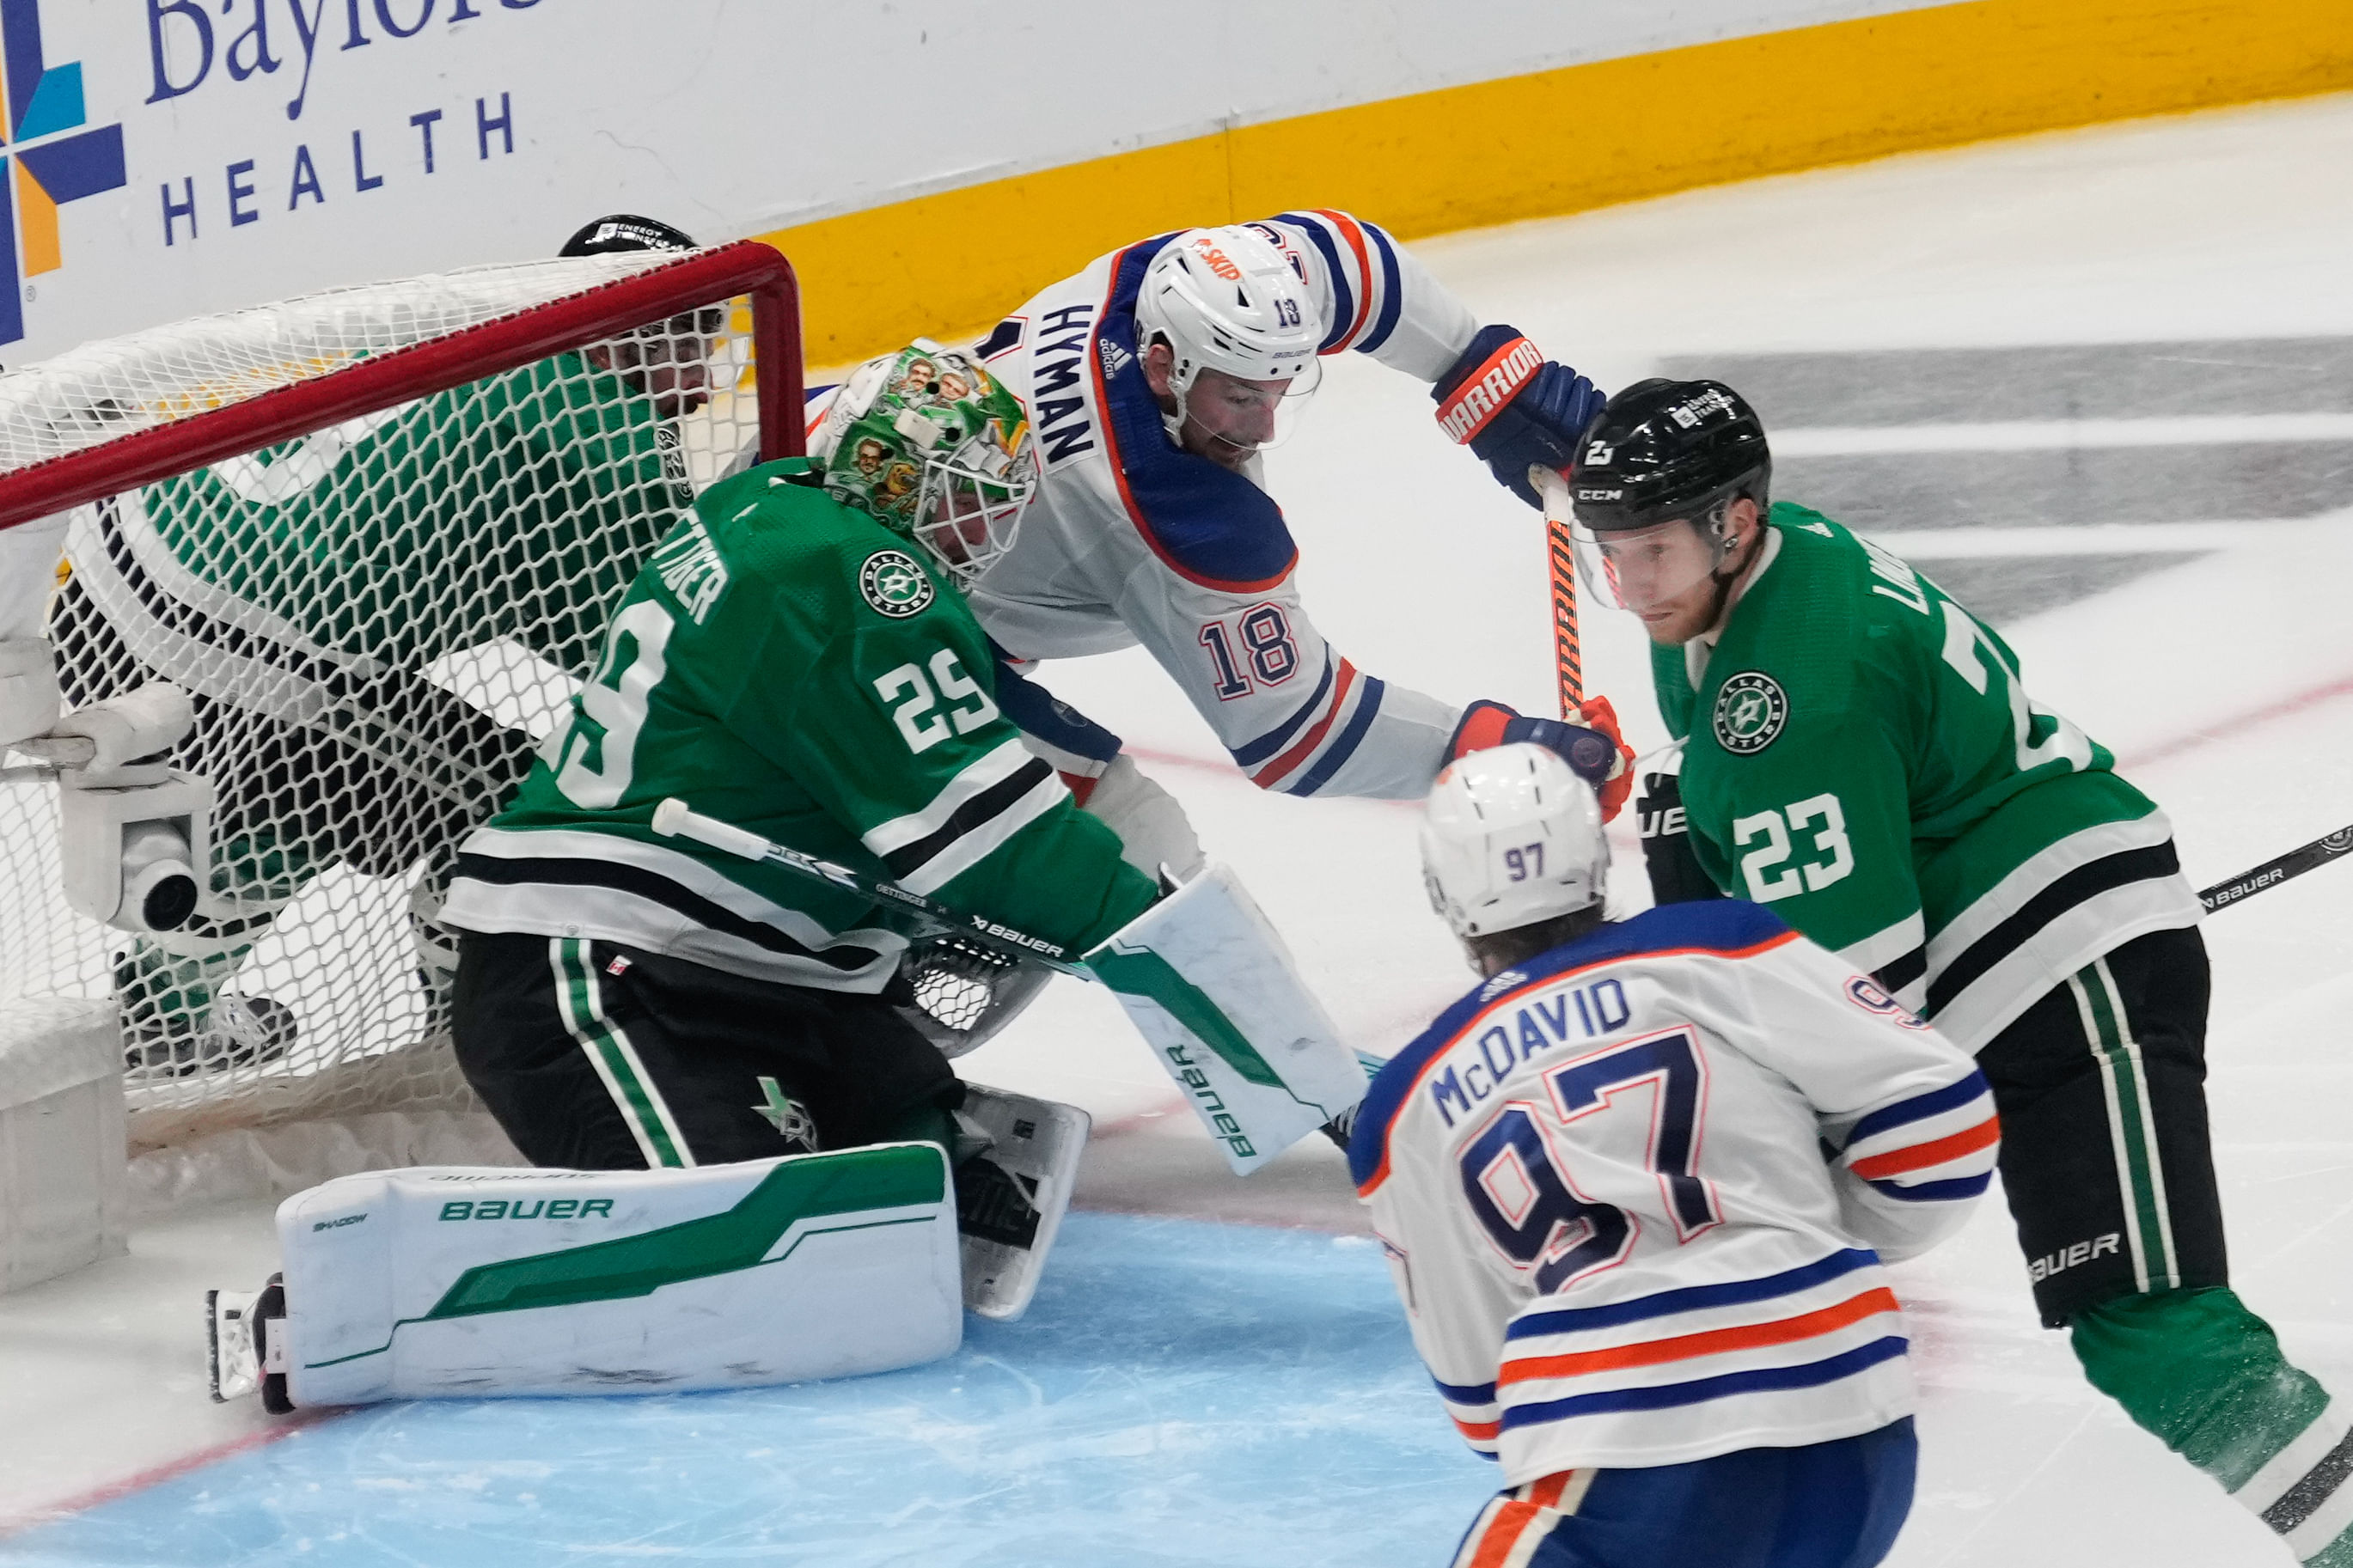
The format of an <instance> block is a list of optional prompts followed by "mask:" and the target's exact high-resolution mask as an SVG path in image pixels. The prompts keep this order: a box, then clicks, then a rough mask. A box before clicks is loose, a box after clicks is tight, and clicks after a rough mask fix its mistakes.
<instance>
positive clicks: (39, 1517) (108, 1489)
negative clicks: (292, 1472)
mask: <svg viewBox="0 0 2353 1568" xmlns="http://www.w3.org/2000/svg"><path fill="white" fill-rule="evenodd" d="M343 1414H344V1412H343V1411H342V1410H301V1411H297V1412H296V1413H295V1414H293V1415H289V1416H284V1417H281V1418H276V1419H273V1420H272V1421H271V1423H270V1425H269V1426H263V1427H259V1428H257V1429H256V1430H254V1431H251V1432H248V1433H246V1434H245V1435H244V1436H240V1437H232V1438H230V1439H229V1440H228V1441H227V1442H225V1443H215V1444H213V1445H211V1446H210V1447H203V1448H198V1449H197V1450H195V1452H194V1453H190V1454H183V1455H181V1456H180V1457H179V1458H176V1459H167V1460H165V1461H164V1463H163V1464H160V1465H154V1466H151V1467H150V1468H146V1469H143V1470H139V1471H136V1472H134V1473H132V1474H131V1475H128V1476H125V1477H123V1478H122V1479H121V1480H115V1481H109V1482H107V1483H106V1484H105V1485H103V1486H100V1487H93V1488H91V1489H90V1490H88V1491H84V1492H77V1493H75V1494H73V1495H72V1496H70V1497H68V1498H66V1499H64V1500H61V1501H58V1502H53V1503H41V1504H38V1505H37V1506H35V1507H32V1508H28V1509H26V1510H24V1511H22V1512H20V1513H15V1514H7V1515H0V1541H5V1540H6V1539H8V1538H9V1537H10V1536H14V1535H22V1534H24V1533H25V1532H26V1531H31V1530H38V1529H40V1528H41V1527H42V1526H43V1525H47V1524H57V1523H59V1522H61V1521H65V1520H68V1519H70V1518H72V1517H73V1516H74V1515H76V1514H78V1513H86V1512H88V1511H89V1510H91V1509H94V1508H100V1507H103V1506H104V1505H106V1504H107V1503H111V1502H118V1501H120V1500H122V1499H124V1498H127V1497H130V1496H132V1494H133V1493H137V1492H143V1491H145V1490H147V1489H149V1488H151V1487H159V1486H162V1485H163V1484H164V1482H165V1481H173V1480H177V1479H180V1478H181V1477H182V1476H185V1475H187V1474H188V1473H190V1472H191V1471H194V1470H200V1469H203V1468H205V1467H206V1465H211V1464H216V1463H217V1462H219V1461H220V1460H223V1459H233V1458H236V1457H237V1455H239V1454H248V1453H251V1452H252V1451H253V1450H255V1449H257V1448H266V1447H269V1446H270V1445H271V1444H273V1443H280V1442H283V1441H285V1440H286V1439H287V1438H289V1437H296V1436H301V1434H302V1433H304V1432H306V1431H308V1430H309V1429H310V1428H311V1427H312V1426H317V1425H319V1423H321V1422H322V1421H332V1420H333V1419H334V1418H335V1417H337V1416H339V1415H343Z"/></svg>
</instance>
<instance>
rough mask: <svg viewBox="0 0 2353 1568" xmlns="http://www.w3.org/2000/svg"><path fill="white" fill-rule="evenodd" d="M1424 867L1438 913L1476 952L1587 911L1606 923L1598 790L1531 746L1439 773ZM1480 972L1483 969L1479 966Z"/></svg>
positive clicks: (1473, 756)
mask: <svg viewBox="0 0 2353 1568" xmlns="http://www.w3.org/2000/svg"><path fill="white" fill-rule="evenodd" d="M1421 865H1422V875H1423V878H1424V880H1425V881H1426V883H1427V884H1428V886H1429V889H1430V907H1431V908H1433V909H1435V910H1437V911H1438V912H1439V913H1440V915H1442V916H1444V917H1445V920H1446V923H1447V924H1448V925H1450V926H1451V927H1452V928H1453V929H1454V934H1455V935H1456V936H1458V937H1460V938H1461V939H1462V941H1463V942H1464V943H1465V945H1466V946H1470V947H1472V949H1473V951H1474V953H1475V952H1477V951H1478V950H1479V949H1480V948H1482V947H1484V946H1486V945H1488V944H1486V943H1484V942H1482V941H1481V940H1480V939H1483V938H1489V937H1493V936H1495V935H1497V934H1498V933H1500V932H1504V931H1517V930H1519V929H1520V928H1522V927H1525V926H1533V925H1537V924H1540V923H1542V922H1545V921H1555V920H1558V919H1560V918H1561V917H1562V916H1565V915H1573V914H1577V913H1580V912H1583V911H1587V910H1590V911H1592V912H1593V915H1594V918H1595V919H1596V920H1597V921H1598V919H1599V913H1600V907H1601V900H1602V895H1603V892H1604V889H1605V886H1606V884H1607V882H1608V879H1609V844H1608V843H1607V842H1606V841H1605V840H1604V839H1603V838H1602V837H1601V808H1600V806H1599V804H1598V803H1597V802H1596V801H1595V799H1594V796H1593V786H1592V785H1590V784H1587V783H1586V782H1585V781H1584V780H1583V779H1581V778H1578V777H1577V775H1576V774H1575V773H1572V772H1570V771H1569V766H1568V764H1567V763H1565V762H1563V761H1562V760H1561V759H1560V757H1559V756H1558V755H1557V754H1556V753H1555V752H1553V751H1551V750H1550V749H1549V748H1547V747H1544V746H1539V745H1537V744H1535V742H1527V741H1523V742H1515V743H1514V744H1512V745H1508V746H1495V747H1492V748H1490V749H1488V750H1486V751H1483V752H1472V753H1470V754H1469V755H1468V756H1465V757H1463V758H1461V759H1460V760H1459V761H1457V762H1455V763H1451V764H1450V765H1449V766H1448V767H1447V768H1446V770H1445V771H1444V772H1443V773H1440V774H1439V775H1438V782H1437V784H1435V785H1433V786H1432V787H1431V789H1430V805H1429V809H1428V810H1427V811H1426V812H1425V813H1424V815H1423V817H1422V825H1421ZM1545 945H1546V946H1551V945H1553V944H1552V943H1550V942H1547V943H1546V944H1545ZM1535 951H1539V952H1540V951H1542V949H1541V948H1538V949H1536V950H1535ZM1525 956H1533V952H1528V953H1515V954H1514V955H1513V957H1512V958H1511V959H1510V962H1517V961H1518V959H1519V958H1520V957H1525ZM1472 967H1473V968H1480V967H1482V965H1481V964H1480V963H1478V962H1477V961H1476V959H1475V958H1474V962H1473V963H1472Z"/></svg>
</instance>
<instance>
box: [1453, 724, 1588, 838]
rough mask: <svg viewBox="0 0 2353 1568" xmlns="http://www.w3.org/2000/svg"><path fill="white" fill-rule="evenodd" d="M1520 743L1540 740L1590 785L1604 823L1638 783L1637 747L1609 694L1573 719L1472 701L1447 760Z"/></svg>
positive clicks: (1540, 744)
mask: <svg viewBox="0 0 2353 1568" xmlns="http://www.w3.org/2000/svg"><path fill="white" fill-rule="evenodd" d="M1515 741H1533V742H1535V743H1536V744H1537V745H1539V746H1542V747H1544V748H1545V749H1546V751H1548V752H1553V753H1554V754H1556V756H1558V757H1559V758H1560V760H1561V761H1563V762H1565V763H1567V764H1568V766H1569V770H1570V771H1571V772H1572V773H1576V774H1577V777H1578V778H1581V779H1583V780H1584V781H1585V782H1586V783H1587V784H1591V785H1592V786H1593V793H1594V795H1596V796H1598V797H1599V800H1600V802H1601V820H1602V821H1604V822H1608V821H1609V820H1610V819H1611V818H1613V817H1615V816H1617V815H1618V811H1619V808H1620V806H1623V805H1625V804H1626V796H1627V794H1628V793H1629V792H1630V790H1632V789H1633V787H1634V771H1633V770H1634V748H1633V747H1631V746H1629V745H1628V744H1627V743H1626V741H1625V737H1623V736H1622V735H1620V733H1619V732H1618V711H1617V710H1616V709H1614V708H1612V707H1611V706H1610V705H1609V699H1608V698H1607V697H1595V698H1590V699H1588V700H1587V701H1585V702H1584V703H1583V704H1582V705H1580V706H1579V707H1578V708H1577V720H1576V721H1575V722H1574V723H1572V722H1570V721H1567V720H1565V719H1537V718H1532V717H1530V716H1528V715H1526V714H1524V713H1520V712H1518V711H1516V710H1514V709H1511V708H1508V707H1506V706H1504V704H1503V703H1501V702H1489V701H1484V700H1482V701H1478V702H1473V703H1472V704H1471V706H1470V707H1468V708H1466V709H1464V710H1462V719H1461V722H1460V723H1458V724H1456V725H1455V726H1454V738H1453V739H1452V740H1451V741H1450V742H1448V743H1447V747H1446V760H1447V761H1448V762H1450V763H1451V762H1456V761H1459V760H1460V759H1461V758H1463V757H1466V756H1468V755H1470V754H1471V753H1472V752H1483V751H1486V750H1488V749H1489V748H1490V747H1493V746H1508V745H1510V744H1512V743H1513V742H1515Z"/></svg>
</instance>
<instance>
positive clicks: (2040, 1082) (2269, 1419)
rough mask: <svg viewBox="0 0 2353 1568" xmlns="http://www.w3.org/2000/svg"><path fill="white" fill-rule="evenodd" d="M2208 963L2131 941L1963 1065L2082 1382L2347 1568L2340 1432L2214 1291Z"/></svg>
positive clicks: (2339, 1417) (2301, 1381) (2050, 1317)
mask: <svg viewBox="0 0 2353 1568" xmlns="http://www.w3.org/2000/svg"><path fill="white" fill-rule="evenodd" d="M2207 993H2208V971H2207V963H2206V949H2205V944H2204V942H2203V941H2202V940H2201V939H2200V936H2199V934H2198V932H2197V931H2196V930H2194V929H2186V930H2179V931H2156V932H2152V933H2150V934H2148V935H2146V936H2141V937H2138V938H2136V939H2135V940H2133V941H2131V942H2126V943H2125V944H2124V945H2123V946H2121V947H2118V948H2116V950H2115V951H2113V952H2109V953H2108V954H2107V955H2105V957H2103V958H2101V959H2100V960H2098V961H2097V962H2095V963H2092V964H2090V965H2088V966H2086V967H2085V968H2084V969H2083V970H2081V971H2079V972H2078V973H2075V974H2073V975H2071V976H2070V977H2069V978H2068V980H2067V982H2066V983H2065V984H2063V985H2060V986H2058V987H2057V988H2055V989H2054V990H2052V992H2051V993H2050V994H2048V995H2046V996H2044V997H2042V999H2041V1000H2040V1001H2038V1002H2037V1003H2036V1004H2035V1005H2033V1006H2032V1007H2031V1008H2029V1009H2028V1010H2027V1011H2026V1012H2025V1013H2024V1014H2023V1015H2021V1016H2020V1017H2019V1019H2018V1020H2017V1021H2016V1022H2015V1023H2013V1024H2011V1025H2010V1027H2009V1028H2007V1029H2005V1030H2003V1031H2002V1032H2001V1034H2000V1035H1999V1036H1998V1037H1995V1039H1994V1040H1993V1042H1992V1043H1991V1044H1990V1045H1989V1046H1988V1047H1986V1048H1985V1049H1984V1050H1983V1051H1981V1052H1980V1053H1978V1066H1979V1067H1980V1068H1982V1069H1983V1070H1984V1072H1985V1075H1986V1078H1987V1080H1988V1081H1989V1083H1990V1084H1991V1085H1992V1086H1993V1091H1994V1097H1995V1101H1996V1103H1997V1104H1998V1106H1999V1107H2000V1111H2001V1124H2002V1149H2001V1174H2002V1185H2003V1189H2004V1191H2005V1193H2006V1194H2007V1195H2008V1197H2009V1201H2010V1215H2011V1217H2012V1219H2013V1220H2014V1221H2015V1222H2016V1223H2017V1226H2018V1237H2019V1246H2020V1248H2021V1251H2023V1252H2024V1254H2025V1256H2026V1260H2027V1269H2028V1274H2029V1278H2030V1279H2031V1282H2032V1285H2033V1288H2034V1300H2035V1305H2036V1307H2037V1309H2038V1310H2040V1311H2041V1313H2042V1321H2043V1322H2044V1323H2045V1324H2046V1325H2048V1326H2050V1327H2052V1328H2057V1327H2061V1326H2067V1327H2069V1328H2071V1329H2072V1331H2073V1342H2074V1348H2075V1353H2076V1356H2077V1358H2078V1359H2079V1360H2080V1361H2081V1362H2082V1363H2083V1364H2084V1374H2085V1375H2086V1376H2087V1377H2088V1378H2090V1380H2091V1382H2092V1384H2093V1385H2094V1387H2096V1388H2098V1389H2099V1390H2100V1391H2101V1392H2102V1393H2104V1394H2107V1395H2108V1396H2109V1397H2110V1398H2112V1399H2114V1400H2116V1403H2117V1404H2119V1405H2122V1406H2124V1408H2125V1411H2126V1414H2127V1415H2131V1416H2132V1418H2133V1420H2134V1421H2135V1422H2136V1423H2137V1424H2138V1425H2139V1426H2141V1427H2143V1428H2144V1429H2145V1430H2147V1431H2148V1432H2150V1433H2152V1434H2153V1435H2155V1436H2157V1437H2158V1438H2159V1439H2161V1440H2162V1441H2163V1442H2164V1443H2165V1444H2166V1446H2167V1447H2170V1448H2172V1449H2173V1450H2174V1452H2176V1453H2178V1454H2179V1455H2181V1456H2182V1458H2186V1459H2188V1460H2189V1462H2190V1463H2191V1464H2193V1465H2196V1466H2197V1467H2198V1468H2200V1469H2201V1470H2203V1471H2205V1472H2206V1473H2207V1474H2208V1475H2210V1476H2211V1477H2213V1478H2214V1479H2215V1480H2216V1481H2217V1482H2219V1483H2221V1486H2222V1487H2223V1488H2224V1489H2225V1490H2227V1491H2229V1492H2230V1493H2231V1495H2232V1498H2233V1499H2234V1500H2237V1501H2239V1502H2240V1503H2242V1504H2243V1505H2245V1506H2246V1507H2247V1508H2248V1509H2250V1510H2252V1511H2253V1512H2254V1513H2255V1514H2256V1515H2257V1516H2259V1517H2260V1518H2261V1519H2262V1520H2263V1522H2264V1523H2266V1524H2268V1525H2270V1526H2271V1527H2272V1528H2273V1529H2274V1530H2275V1531H2278V1532H2279V1534H2280V1536H2281V1538H2282V1539H2283V1540H2284V1542H2286V1544H2287V1545H2288V1546H2289V1547H2290V1549H2291V1550H2292V1551H2293V1552H2295V1555H2296V1556H2297V1557H2299V1558H2301V1559H2302V1560H2303V1561H2305V1562H2306V1563H2312V1564H2316V1565H2318V1568H2353V1421H2348V1415H2353V1413H2348V1410H2347V1409H2346V1407H2345V1406H2343V1405H2335V1404H2332V1403H2331V1402H2330V1400H2329V1397H2328V1394H2327V1391H2326V1390H2324V1389H2323V1388H2322V1387H2321V1386H2320V1384H2318V1383H2317V1382H2316V1381H2315V1380H2314V1379H2313V1378H2312V1377H2310V1376H2309V1375H2308V1374H2306V1373H2303V1372H2301V1371H2299V1370H2297V1369H2296V1368H2295V1366H2293V1365H2291V1364H2290V1363H2288V1361H2287V1359H2286V1357H2285V1356H2284V1355H2283V1354H2282V1353H2281V1352H2280V1348H2279V1343H2278V1341H2277V1339H2276V1338H2275V1337H2274V1335H2273V1333H2272V1331H2271V1328H2270V1326H2269V1325H2268V1324H2266V1323H2265V1322H2264V1321H2263V1320H2262V1319H2261V1318H2258V1317H2257V1316H2255V1314H2254V1313H2253V1312H2251V1311H2249V1310H2247V1308H2246V1307H2245V1306H2244V1305H2243V1304H2242V1302H2241V1301H2240V1300H2239V1299H2238V1297H2237V1295H2236V1294H2234V1293H2233V1292H2232V1290H2231V1289H2229V1281H2230V1268H2229V1262H2228V1258H2227V1256H2226V1253H2225V1249H2224V1246H2223V1237H2222V1211H2221V1199H2220V1196H2219V1194H2218V1193H2217V1190H2216V1186H2215V1181H2214V1168H2213V1159H2212V1155H2211V1149H2210V1145H2209V1141H2208V1135H2207V1125H2206V1096H2205V1077H2206V1059H2205V1046H2206V1039H2205V1037H2206V1006H2207Z"/></svg>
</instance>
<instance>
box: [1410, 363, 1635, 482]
mask: <svg viewBox="0 0 2353 1568" xmlns="http://www.w3.org/2000/svg"><path fill="white" fill-rule="evenodd" d="M1430 397H1431V399H1432V400H1433V401H1435V402H1436V403H1437V405H1438V425H1439V428H1440V429H1441V430H1444V431H1445V432H1446V433H1447V434H1448V435H1449V436H1451V437H1453V438H1454V439H1455V441H1456V442H1457V443H1458V444H1459V445H1461V446H1465V447H1470V448H1471V451H1472V456H1474V457H1476V458H1478V459H1479V460H1480V461H1481V462H1482V463H1484V464H1486V465H1487V467H1488V468H1489V470H1490V471H1492V472H1493V474H1494V476H1495V482H1496V483H1497V484H1499V485H1502V486H1503V487H1504V489H1507V490H1509V491H1511V492H1512V493H1513V494H1514V495H1515V496H1517V497H1519V498H1520V499H1521V500H1524V501H1525V502H1527V503H1528V504H1529V505H1530V506H1532V507H1535V509H1536V510H1539V511H1542V510H1544V499H1543V498H1542V497H1541V496H1539V495H1537V494H1536V492H1535V487H1534V486H1532V485H1530V484H1529V483H1528V470H1529V469H1530V468H1567V467H1568V466H1569V464H1570V462H1571V461H1572V460H1573V459H1574V458H1576V456H1577V437H1578V436H1580V435H1582V434H1583V433H1584V431H1585V427H1586V426H1588V425H1589V424H1591V423H1592V422H1593V419H1594V416H1596V415H1598V414H1599V413H1600V412H1601V409H1602V405H1604V404H1606V403H1607V402H1608V401H1609V399H1608V398H1607V397H1605V396H1603V395H1602V394H1601V392H1600V391H1599V389H1598V388H1596V387H1595V386H1594V384H1592V383H1591V382H1589V381H1588V380H1587V379H1586V378H1585V377H1583V376H1581V375H1579V374H1577V372H1575V371H1573V370H1571V369H1569V368H1568V366H1567V365H1565V364H1561V363H1558V362H1556V361H1554V360H1548V359H1546V358H1545V357H1544V354H1543V353H1542V351H1540V350H1539V349H1537V347H1536V346H1535V344H1534V343H1532V342H1529V341H1528V340H1527V339H1525V338H1524V337H1522V336H1521V335H1520V330H1519V329H1518V328H1517V327H1504V326H1493V327H1482V328H1480V329H1479V335H1478V336H1476V337H1474V338H1472V340H1471V346H1470V347H1469V348H1466V349H1464V350H1463V351H1462V353H1461V357H1460V358H1458V359H1456V360H1455V362H1454V363H1453V364H1451V366H1449V367H1448V368H1447V371H1446V374H1443V375H1441V376H1440V377H1439V378H1438V381H1437V384H1435V385H1433V386H1432V387H1431V388H1430Z"/></svg>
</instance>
